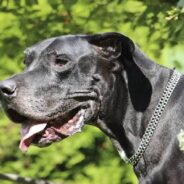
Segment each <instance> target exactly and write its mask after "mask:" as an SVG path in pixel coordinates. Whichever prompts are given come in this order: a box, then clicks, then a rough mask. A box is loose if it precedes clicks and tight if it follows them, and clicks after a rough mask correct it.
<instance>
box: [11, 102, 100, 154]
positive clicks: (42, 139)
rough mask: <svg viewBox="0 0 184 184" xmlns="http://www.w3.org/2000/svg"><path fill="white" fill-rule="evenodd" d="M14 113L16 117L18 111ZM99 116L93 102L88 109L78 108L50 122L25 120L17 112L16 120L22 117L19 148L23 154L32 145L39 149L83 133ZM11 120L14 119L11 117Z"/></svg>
mask: <svg viewBox="0 0 184 184" xmlns="http://www.w3.org/2000/svg"><path fill="white" fill-rule="evenodd" d="M13 111H14V110H13ZM13 111H12V112H11V114H14V116H15V112H16V111H15V112H13ZM97 114H98V108H97V104H96V103H93V102H92V103H91V104H90V105H89V106H88V107H86V108H84V107H77V108H75V109H73V110H70V111H67V112H65V113H62V114H61V115H58V116H57V118H53V119H52V118H50V119H49V120H44V119H43V120H36V118H34V119H29V118H26V117H24V118H23V117H21V115H20V114H19V113H18V112H16V118H17V117H19V116H20V117H19V119H21V120H22V121H21V141H20V145H19V148H20V149H21V151H22V152H26V151H27V150H28V148H29V147H30V145H31V144H34V145H36V146H38V147H46V146H49V145H51V144H52V143H54V142H58V141H61V140H63V139H65V138H67V137H69V136H72V135H74V134H76V133H78V132H81V130H82V128H83V126H84V125H85V124H86V123H88V122H90V121H95V119H96V117H97ZM9 117H10V114H9ZM10 119H12V118H11V117H10Z"/></svg>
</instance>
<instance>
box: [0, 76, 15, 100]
mask: <svg viewBox="0 0 184 184" xmlns="http://www.w3.org/2000/svg"><path fill="white" fill-rule="evenodd" d="M15 91H16V84H15V82H14V81H13V80H5V81H3V82H1V83H0V93H1V95H2V96H6V97H7V96H13V95H14V94H15Z"/></svg>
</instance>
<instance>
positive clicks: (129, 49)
mask: <svg viewBox="0 0 184 184" xmlns="http://www.w3.org/2000/svg"><path fill="white" fill-rule="evenodd" d="M87 40H88V41H89V43H91V44H93V45H95V46H96V47H97V48H98V49H100V50H101V51H102V53H104V55H105V56H106V57H107V59H108V60H112V59H117V60H119V62H120V63H122V64H123V66H124V67H123V68H124V70H125V72H126V75H127V79H128V89H129V94H130V98H131V102H132V104H133V106H134V108H135V109H136V110H137V111H140V112H143V111H145V110H146V108H147V107H148V105H149V103H150V99H151V94H152V86H151V82H150V81H149V77H148V76H146V74H147V71H146V70H147V69H148V66H147V65H148V63H149V62H148V61H145V63H144V60H145V59H146V58H143V59H140V58H137V56H138V55H139V49H138V48H137V47H136V46H135V45H134V43H133V41H132V40H130V39H129V38H128V37H126V36H124V35H122V34H120V33H104V34H97V35H92V36H87ZM135 53H136V54H135ZM140 60H141V61H140ZM144 65H145V66H144ZM144 70H145V71H144Z"/></svg>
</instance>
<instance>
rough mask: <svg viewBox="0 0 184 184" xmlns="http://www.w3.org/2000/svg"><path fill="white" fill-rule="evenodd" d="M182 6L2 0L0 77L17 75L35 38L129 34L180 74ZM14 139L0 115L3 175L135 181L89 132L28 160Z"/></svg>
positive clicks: (102, 139) (104, 183)
mask: <svg viewBox="0 0 184 184" xmlns="http://www.w3.org/2000/svg"><path fill="white" fill-rule="evenodd" d="M183 6H184V1H183V0H180V1H176V0H172V1H166V0H155V1H141V0H129V1H123V0H114V1H110V0H96V1H92V0H86V1H83V0H76V1H75V0H52V1H48V0H19V1H17V0H3V1H2V0H1V1H0V25H1V26H0V35H1V36H0V79H4V78H6V77H8V76H10V75H12V74H15V73H17V72H20V71H21V70H22V69H23V67H24V66H23V58H24V55H23V51H24V49H25V48H26V47H29V46H31V45H32V44H33V43H35V42H38V41H39V40H42V39H45V38H48V37H52V36H58V35H63V34H76V33H97V32H105V31H117V32H122V33H124V34H126V35H128V36H129V37H131V38H132V39H133V40H134V41H136V42H137V43H138V44H139V45H140V47H141V48H142V49H143V50H144V52H146V53H147V54H148V55H149V56H151V57H152V58H153V59H154V60H156V61H157V62H158V63H160V64H163V65H167V66H169V67H174V66H175V67H177V68H178V69H180V70H181V71H182V70H183V69H184V62H182V60H183V58H184V54H183V49H184V47H183V46H182V44H183V40H184V29H183V27H184V21H183V19H184V8H183ZM19 139H20V137H19V126H18V125H15V124H12V123H10V122H9V120H7V119H6V118H5V116H4V115H3V114H2V113H0V141H1V143H0V172H5V173H16V174H21V175H22V176H28V177H33V178H43V179H49V180H52V181H58V182H61V181H64V182H65V183H66V184H73V183H80V184H94V183H95V184H98V183H101V184H112V183H113V184H121V183H123V184H133V183H137V181H136V177H135V175H134V174H133V171H132V168H131V166H129V165H126V164H125V163H123V162H122V161H121V160H120V158H119V156H118V154H117V152H116V151H115V150H114V148H113V146H112V144H111V143H110V141H109V140H108V138H107V137H106V136H104V135H103V134H102V133H101V132H100V131H99V130H97V129H96V128H94V127H86V128H85V130H84V131H83V133H81V134H78V135H75V136H73V137H71V138H69V139H66V140H64V141H63V142H61V143H58V144H55V145H52V146H51V147H48V148H44V149H39V148H36V147H31V149H30V150H29V152H28V153H27V154H26V155H24V154H22V153H21V152H20V151H19V150H18V144H19ZM0 182H1V184H6V183H7V182H4V181H0ZM8 183H10V182H8Z"/></svg>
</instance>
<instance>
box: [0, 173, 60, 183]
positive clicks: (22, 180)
mask: <svg viewBox="0 0 184 184" xmlns="http://www.w3.org/2000/svg"><path fill="white" fill-rule="evenodd" d="M0 180H8V181H14V182H17V183H20V184H56V183H52V182H50V181H46V180H34V179H31V178H27V177H22V176H19V175H16V174H3V173H0ZM60 184H63V183H60Z"/></svg>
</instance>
